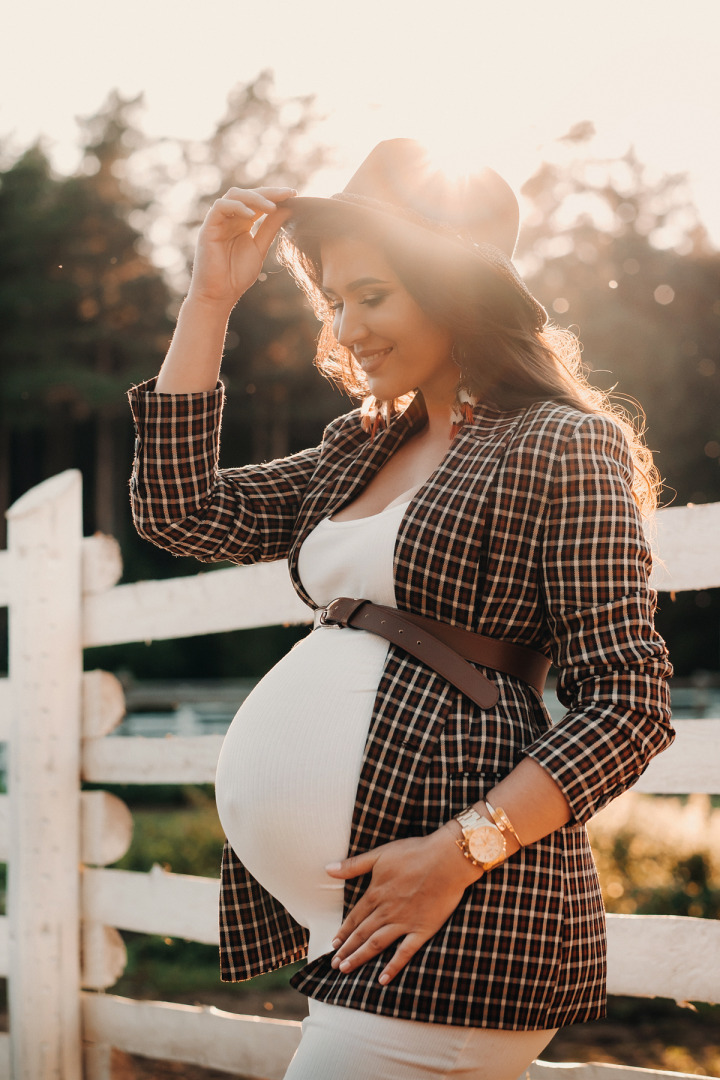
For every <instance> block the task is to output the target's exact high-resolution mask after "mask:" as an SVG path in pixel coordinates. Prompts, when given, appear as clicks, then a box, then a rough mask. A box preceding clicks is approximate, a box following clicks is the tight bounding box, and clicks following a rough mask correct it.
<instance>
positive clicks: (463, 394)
mask: <svg viewBox="0 0 720 1080" xmlns="http://www.w3.org/2000/svg"><path fill="white" fill-rule="evenodd" d="M451 358H452V361H453V363H454V364H455V366H456V367H457V369H458V371H459V373H460V378H459V379H458V384H457V386H456V388H455V401H454V402H453V404H452V407H451V409H450V438H451V439H454V438H455V436H456V435H457V434H458V432H459V431H461V430H462V428H463V427H464V425H465V424H470V423H472V420H473V409H474V408H475V406H476V405H477V398H476V397H475V395H474V394H472V393H471V392H470V390H469V388H468V381H469V380H468V378H467V374H466V372H465V370H464V369H463V366H462V364H461V362H460V360H459V359H458V358H457V356H456V354H455V346H454V345H453V349H452V354H451Z"/></svg>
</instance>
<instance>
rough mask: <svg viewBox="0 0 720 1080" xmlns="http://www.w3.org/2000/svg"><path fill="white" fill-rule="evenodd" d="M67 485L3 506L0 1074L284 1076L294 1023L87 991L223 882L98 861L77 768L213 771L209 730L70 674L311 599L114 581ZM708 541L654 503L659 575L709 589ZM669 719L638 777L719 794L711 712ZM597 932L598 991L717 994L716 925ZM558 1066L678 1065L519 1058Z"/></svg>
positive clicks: (275, 618) (170, 778) (208, 914)
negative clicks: (133, 1068)
mask: <svg viewBox="0 0 720 1080" xmlns="http://www.w3.org/2000/svg"><path fill="white" fill-rule="evenodd" d="M80 483H81V481H80V474H79V473H77V472H74V471H70V472H67V473H62V474H60V475H59V476H57V477H53V478H52V479H51V480H49V481H46V482H45V483H43V484H41V485H39V486H38V487H37V488H35V489H33V490H32V491H31V492H28V493H27V494H26V495H24V496H23V497H22V498H21V499H20V500H18V502H17V503H15V504H14V506H13V507H11V509H10V511H9V512H8V519H9V548H8V551H6V552H2V553H0V605H9V606H10V607H11V610H12V618H11V642H10V677H9V678H8V679H0V713H1V714H2V719H0V739H4V740H9V741H10V743H11V754H10V793H9V795H8V796H0V859H2V860H7V861H9V864H10V889H9V906H8V915H7V916H6V917H3V918H0V975H2V974H5V975H7V976H8V978H9V986H10V994H9V997H10V1036H9V1037H7V1036H6V1037H3V1038H0V1080H1V1078H2V1077H8V1076H12V1077H13V1080H51V1078H52V1080H81V1078H85V1080H109V1078H110V1075H111V1064H110V1062H111V1048H112V1047H116V1048H118V1049H121V1050H125V1051H127V1052H132V1053H139V1054H145V1055H148V1056H151V1057H152V1056H154V1057H158V1058H171V1059H174V1060H177V1061H183V1062H187V1063H195V1064H200V1065H205V1066H207V1067H212V1068H215V1069H218V1070H221V1071H226V1072H231V1073H238V1072H241V1073H243V1074H244V1075H246V1076H248V1077H256V1078H258V1080H260V1078H266V1080H270V1078H274V1077H278V1078H279V1077H282V1075H283V1074H284V1071H285V1068H286V1066H287V1063H288V1061H289V1059H290V1057H291V1056H292V1053H293V1051H294V1049H295V1047H296V1046H297V1042H298V1040H299V1031H300V1025H299V1024H297V1023H294V1022H290V1021H287V1022H286V1021H277V1020H271V1019H269V1018H265V1017H243V1016H237V1015H235V1014H230V1013H224V1012H221V1011H219V1010H216V1009H208V1008H197V1007H189V1006H179V1005H171V1004H168V1003H164V1002H136V1001H128V1000H126V999H123V998H120V997H117V996H115V995H110V994H106V993H98V992H97V991H101V990H106V989H107V988H108V987H111V986H112V985H114V983H115V982H116V981H117V978H118V977H119V975H120V973H121V972H122V969H123V967H124V963H125V949H124V945H123V942H122V939H121V937H120V935H119V934H118V930H132V931H137V932H141V933H148V934H160V935H163V936H174V937H179V938H186V939H189V940H193V941H200V942H205V943H208V944H215V943H217V940H218V929H217V901H218V891H219V882H218V881H217V880H216V879H208V878H200V877H193V876H187V875H179V874H172V873H167V872H165V871H163V870H161V869H160V868H159V867H155V868H154V869H153V870H152V871H151V872H150V873H147V874H144V873H132V872H129V871H121V870H117V869H112V868H110V867H109V864H111V863H113V862H115V861H116V860H117V859H118V858H120V857H121V855H122V854H123V853H124V852H125V851H126V850H127V847H128V846H129V843H130V838H131V832H132V821H131V816H130V812H129V810H128V809H127V807H126V806H125V804H123V803H122V802H121V801H120V800H119V799H117V798H115V797H114V796H111V795H109V794H108V793H107V792H103V791H92V792H82V793H81V792H80V790H79V784H78V776H81V777H82V779H84V780H88V781H93V782H96V783H106V784H116V783H132V784H146V783H153V784H155V783H163V784H165V783H168V784H169V783H208V782H212V781H213V779H214V774H215V764H216V761H217V755H218V752H219V749H220V745H221V742H222V739H221V737H219V736H214V735H209V736H194V737H189V738H175V737H174V738H168V739H142V738H136V737H127V738H125V737H124V738H112V739H111V738H108V736H109V735H110V734H111V733H112V732H113V730H114V728H115V727H116V726H117V724H118V723H119V721H120V720H121V719H122V716H123V714H124V708H125V706H124V698H123V692H122V687H121V686H120V683H119V682H118V680H117V679H115V678H114V677H113V676H112V675H110V674H108V673H107V672H99V671H94V672H85V673H83V672H82V649H83V647H88V646H91V645H110V644H120V643H124V642H130V641H148V640H154V639H157V638H169V637H183V636H189V635H195V634H205V633H218V632H224V631H229V630H236V629H241V628H251V627H259V626H267V625H275V624H299V623H305V622H308V621H309V620H308V611H307V608H305V607H304V605H303V604H302V603H301V602H300V601H299V599H298V598H297V596H296V595H295V593H294V592H293V590H292V588H291V585H290V581H289V577H288V574H287V567H286V566H285V564H283V563H276V564H268V565H258V566H252V567H236V568H232V569H220V570H214V571H208V572H203V573H198V574H197V575H195V576H193V577H183V578H177V579H172V580H168V581H151V582H140V583H137V584H133V585H118V584H117V582H118V581H119V579H120V576H121V573H122V560H121V558H120V552H119V549H118V546H117V544H116V543H115V541H114V540H113V539H112V538H108V537H101V536H95V537H89V538H86V539H83V538H82V535H81V526H80V493H81V489H80ZM718 535H720V504H712V505H710V506H698V507H680V508H673V509H669V510H665V511H662V512H661V513H660V514H659V515H658V520H657V538H656V541H655V544H656V548H657V549H658V550H659V552H660V555H661V559H662V562H659V563H657V564H656V570H655V571H654V579H653V580H654V584H655V586H656V587H657V588H659V589H662V590H667V591H681V590H686V589H698V588H711V587H717V586H720V545H718V543H717V536H718ZM676 726H677V730H678V737H677V740H676V742H675V744H674V745H673V746H672V747H671V748H670V749H669V750H668V751H667V752H666V753H664V754H663V755H661V756H660V757H659V758H658V759H656V760H655V761H653V762H651V764H650V766H649V767H648V769H647V770H646V772H645V773H644V774H643V776H642V777H641V778H640V780H639V781H638V783H637V785H636V786H635V790H636V791H645V792H651V793H658V794H676V793H683V794H684V793H692V792H704V793H713V794H717V793H720V754H718V748H720V721H719V720H698V719H689V720H681V721H678V722H677V725H676ZM79 862H82V864H83V871H82V875H81V880H80V882H78V875H77V872H76V867H77V865H78V863H79ZM608 936H609V952H608V971H609V989H610V992H611V993H621V994H631V995H635V996H644V997H653V996H666V997H671V998H675V999H678V1000H686V999H687V1000H694V1001H715V1002H717V1001H718V1000H719V999H720V975H719V974H718V973H720V923H715V922H711V921H709V920H703V919H694V918H673V917H669V916H631V915H626V916H618V915H610V916H608ZM81 946H82V947H81ZM81 956H82V964H81V960H80V958H81ZM81 1028H82V1031H83V1034H84V1040H85V1042H84V1048H83V1052H82V1053H81V1041H80V1031H81ZM560 1075H562V1076H563V1077H566V1078H572V1080H599V1078H601V1077H602V1078H604V1080H613V1078H615V1077H617V1078H618V1080H620V1078H621V1077H622V1078H627V1080H632V1078H634V1077H637V1078H639V1077H641V1076H644V1077H648V1076H650V1077H665V1078H666V1080H667V1078H669V1077H672V1076H679V1075H681V1074H677V1073H656V1072H653V1071H646V1070H638V1069H623V1068H620V1067H615V1066H598V1065H592V1064H590V1065H588V1064H585V1065H577V1066H576V1065H562V1066H557V1065H550V1064H548V1063H544V1062H537V1063H536V1064H535V1065H534V1066H533V1068H532V1070H531V1076H532V1078H533V1080H557V1078H558V1077H559V1076H560Z"/></svg>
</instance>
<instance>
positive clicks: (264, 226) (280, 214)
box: [255, 210, 290, 259]
mask: <svg viewBox="0 0 720 1080" xmlns="http://www.w3.org/2000/svg"><path fill="white" fill-rule="evenodd" d="M289 217H290V211H289V210H274V211H273V212H272V214H268V215H267V216H266V217H265V218H264V219H263V220H262V221H261V222H260V225H259V226H258V229H257V232H256V233H255V244H256V246H257V249H258V251H259V252H260V254H261V255H262V257H263V259H264V258H265V256H266V255H267V253H268V251H269V249H270V245H271V244H272V242H273V240H274V239H275V237H276V236H277V234H278V232H279V231H280V229H281V228H282V226H283V225H284V224H285V222H286V221H287V219H288V218H289Z"/></svg>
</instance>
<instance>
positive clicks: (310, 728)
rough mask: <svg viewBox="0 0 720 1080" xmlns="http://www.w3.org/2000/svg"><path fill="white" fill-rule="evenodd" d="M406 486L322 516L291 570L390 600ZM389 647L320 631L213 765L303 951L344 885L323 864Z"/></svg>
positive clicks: (327, 588) (237, 835) (243, 716)
mask: <svg viewBox="0 0 720 1080" xmlns="http://www.w3.org/2000/svg"><path fill="white" fill-rule="evenodd" d="M412 494H413V492H405V493H404V495H402V496H399V500H400V501H396V502H395V503H392V504H390V506H388V507H386V509H385V510H383V511H381V512H380V513H379V514H373V515H372V516H370V517H365V518H360V519H358V520H355V521H332V520H331V519H329V518H326V519H325V520H324V521H321V522H320V524H319V525H318V526H317V527H316V528H315V529H314V530H313V531H312V533H310V535H309V536H308V537H307V539H306V540H305V542H304V543H303V545H302V548H301V550H300V560H299V564H298V572H299V575H300V579H301V580H302V583H303V585H304V587H305V589H306V591H307V592H308V594H309V595H310V596H312V598H313V600H314V601H315V603H316V604H318V605H319V606H320V607H324V606H325V605H326V604H328V603H329V602H330V601H331V600H333V599H334V598H335V597H336V596H362V597H366V598H367V599H369V600H373V601H374V602H375V603H377V604H386V605H390V606H392V607H395V591H394V584H393V554H394V548H395V540H396V537H397V531H398V527H399V525H400V521H401V520H402V516H403V513H404V512H405V509H406V508H407V506H408V504H409V502H410V500H411V497H412ZM387 649H388V644H387V642H386V641H385V640H383V638H380V637H378V636H377V635H376V634H371V633H368V632H366V631H364V630H350V629H346V630H338V629H333V628H332V627H322V626H318V627H317V628H316V629H315V630H313V632H312V633H311V634H309V635H308V636H307V637H305V638H303V639H302V640H301V641H299V642H298V644H297V645H295V646H294V648H293V649H291V651H290V652H289V653H288V654H287V655H286V656H285V657H283V659H282V660H281V661H280V662H279V663H278V664H276V665H275V667H273V668H272V670H271V671H269V672H268V674H267V675H266V676H265V677H264V678H263V679H262V681H261V682H259V683H258V685H257V686H256V687H255V688H254V689H253V691H252V693H251V694H250V695H249V696H248V697H247V698H246V700H245V701H244V702H243V705H242V707H241V709H240V710H239V711H238V713H237V714H236V716H235V718H234V720H233V722H232V724H231V726H230V728H229V730H228V733H227V735H226V737H225V742H224V743H223V747H222V750H221V752H220V758H219V761H218V768H217V778H216V799H217V806H218V813H219V815H220V821H221V823H222V826H223V829H224V830H225V835H226V836H227V838H228V840H229V842H230V845H231V847H232V848H233V850H234V851H235V853H236V854H237V856H238V857H239V859H240V861H241V862H242V863H243V864H244V865H245V866H246V867H247V869H248V870H249V871H250V873H251V874H252V875H253V877H255V878H256V879H257V880H258V881H259V882H260V883H261V884H262V885H263V886H264V887H265V888H266V889H267V890H268V891H269V892H270V893H272V895H273V896H275V897H277V899H278V900H280V901H281V903H282V904H284V906H285V907H286V908H287V910H288V911H289V912H290V914H291V915H292V916H293V917H294V918H295V919H296V920H297V921H298V922H299V923H300V925H301V926H305V927H307V928H308V929H309V931H310V942H309V958H310V959H311V960H312V959H315V957H317V956H320V955H321V954H322V953H325V952H330V951H331V950H332V944H331V943H332V939H333V937H334V936H335V934H336V932H337V930H338V928H339V926H340V923H341V922H342V902H343V883H342V881H338V880H336V879H333V878H331V877H329V875H328V874H326V873H325V870H324V867H325V865H326V863H329V862H333V861H335V860H337V859H342V858H344V857H345V856H346V855H347V851H348V845H349V841H350V826H351V821H352V813H353V807H354V805H355V795H356V791H357V784H358V780H359V777H360V768H361V766H362V760H363V753H364V749H365V742H366V739H367V733H368V727H369V724H370V720H371V717H372V711H373V705H374V703H375V697H376V694H377V688H378V683H379V681H380V677H381V675H382V670H383V666H384V663H385V657H386V654H387Z"/></svg>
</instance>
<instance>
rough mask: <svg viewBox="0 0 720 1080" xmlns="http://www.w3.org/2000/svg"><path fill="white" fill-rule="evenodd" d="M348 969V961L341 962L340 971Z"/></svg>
mask: <svg viewBox="0 0 720 1080" xmlns="http://www.w3.org/2000/svg"><path fill="white" fill-rule="evenodd" d="M349 968H350V961H349V960H343V962H342V964H341V965H340V970H341V971H348V970H349Z"/></svg>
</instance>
